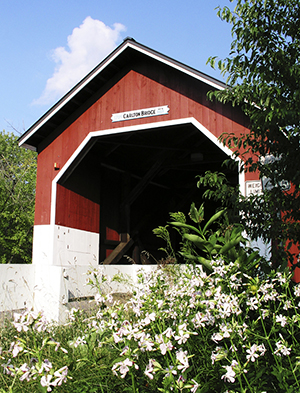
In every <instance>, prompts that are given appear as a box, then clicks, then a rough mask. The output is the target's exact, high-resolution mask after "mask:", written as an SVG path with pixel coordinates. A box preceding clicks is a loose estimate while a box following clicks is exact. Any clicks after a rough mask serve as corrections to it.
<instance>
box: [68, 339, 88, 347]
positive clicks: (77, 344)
mask: <svg viewBox="0 0 300 393" xmlns="http://www.w3.org/2000/svg"><path fill="white" fill-rule="evenodd" d="M84 344H86V341H85V337H84V336H82V337H78V338H77V340H76V341H74V342H71V343H70V345H73V346H74V347H75V348H77V347H78V346H79V345H84Z"/></svg>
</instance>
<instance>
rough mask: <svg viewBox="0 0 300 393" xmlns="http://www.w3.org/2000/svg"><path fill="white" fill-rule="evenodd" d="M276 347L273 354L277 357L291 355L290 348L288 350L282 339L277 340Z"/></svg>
mask: <svg viewBox="0 0 300 393" xmlns="http://www.w3.org/2000/svg"><path fill="white" fill-rule="evenodd" d="M276 347H277V349H276V351H275V352H274V353H275V355H277V356H281V355H284V356H288V355H289V354H290V353H291V348H288V347H287V346H286V345H285V341H284V340H283V339H282V340H279V341H278V342H277V343H276Z"/></svg>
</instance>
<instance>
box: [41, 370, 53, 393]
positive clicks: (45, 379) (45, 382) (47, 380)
mask: <svg viewBox="0 0 300 393" xmlns="http://www.w3.org/2000/svg"><path fill="white" fill-rule="evenodd" d="M51 379H52V375H50V374H48V375H43V376H42V378H41V385H42V386H44V387H47V392H51V391H52V388H51V386H54V385H53V383H52V382H51Z"/></svg>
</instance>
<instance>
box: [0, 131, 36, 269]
mask: <svg viewBox="0 0 300 393" xmlns="http://www.w3.org/2000/svg"><path fill="white" fill-rule="evenodd" d="M35 184H36V153H34V152H32V151H30V150H25V149H21V148H20V147H19V146H18V142H17V137H16V136H15V135H14V134H9V133H5V132H4V131H3V132H0V263H30V262H31V250H32V232H33V220H34V200H35Z"/></svg>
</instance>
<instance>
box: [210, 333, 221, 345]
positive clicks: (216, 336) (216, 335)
mask: <svg viewBox="0 0 300 393" xmlns="http://www.w3.org/2000/svg"><path fill="white" fill-rule="evenodd" d="M211 339H212V340H213V341H214V342H215V343H217V342H219V341H221V340H223V336H222V335H221V334H220V333H214V334H213V335H212V336H211Z"/></svg>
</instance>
